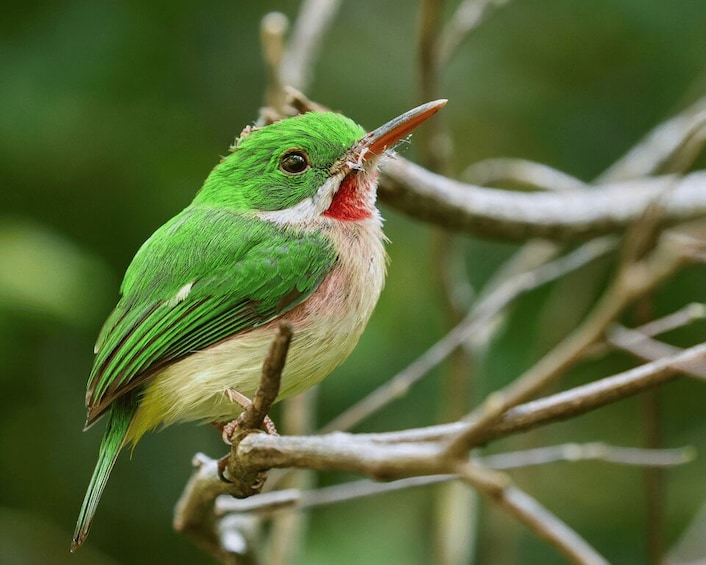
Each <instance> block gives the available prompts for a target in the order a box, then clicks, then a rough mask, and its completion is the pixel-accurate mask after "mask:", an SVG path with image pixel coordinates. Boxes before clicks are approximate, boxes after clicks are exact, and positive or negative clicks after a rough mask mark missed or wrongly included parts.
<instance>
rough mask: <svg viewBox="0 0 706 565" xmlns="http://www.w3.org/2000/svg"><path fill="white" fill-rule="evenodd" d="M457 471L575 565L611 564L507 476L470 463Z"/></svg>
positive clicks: (461, 466) (460, 466)
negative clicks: (576, 564)
mask: <svg viewBox="0 0 706 565" xmlns="http://www.w3.org/2000/svg"><path fill="white" fill-rule="evenodd" d="M458 470H459V474H460V475H461V478H462V480H464V481H466V482H467V483H468V484H469V485H471V486H472V487H474V488H475V489H477V490H479V491H480V492H482V493H483V494H485V495H487V496H489V497H490V498H492V499H493V500H494V501H495V502H496V503H497V504H498V506H500V507H501V508H503V509H505V510H507V511H508V512H509V513H510V514H512V515H513V516H514V517H515V518H517V519H518V520H519V521H520V522H522V523H523V524H525V525H526V526H527V527H528V528H529V529H531V530H532V531H533V532H534V533H535V534H536V535H537V536H539V537H540V538H543V539H545V540H546V541H548V542H549V543H550V544H552V545H553V546H554V547H556V548H557V549H558V550H559V551H560V552H561V553H563V554H564V555H565V556H566V557H568V558H569V559H571V560H572V561H574V562H575V563H580V564H584V565H602V564H606V565H607V563H608V562H607V561H606V560H605V559H604V558H603V557H602V556H601V555H600V554H599V553H598V552H597V551H596V550H595V549H593V548H592V547H591V546H590V545H589V544H588V543H586V541H585V540H584V539H583V538H582V537H581V536H580V535H579V534H578V533H576V532H575V531H574V530H572V529H571V528H570V527H569V526H567V525H566V524H565V523H564V522H562V521H561V520H559V518H557V517H556V516H555V515H554V514H552V513H551V512H549V511H548V510H547V509H546V508H544V507H543V506H542V505H541V504H539V502H537V500H535V499H534V498H532V497H531V496H529V495H528V494H527V493H525V492H523V491H522V490H520V489H519V488H517V487H516V486H515V485H513V484H512V482H511V481H510V479H509V477H507V476H506V475H504V474H502V473H499V472H498V471H492V470H490V469H486V468H484V467H480V466H478V465H475V464H474V463H471V462H469V463H465V464H463V465H459V466H458Z"/></svg>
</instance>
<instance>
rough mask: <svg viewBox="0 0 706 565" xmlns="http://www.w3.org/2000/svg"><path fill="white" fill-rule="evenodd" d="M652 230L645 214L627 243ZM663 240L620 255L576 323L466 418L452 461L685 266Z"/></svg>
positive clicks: (673, 244)
mask: <svg viewBox="0 0 706 565" xmlns="http://www.w3.org/2000/svg"><path fill="white" fill-rule="evenodd" d="M649 211H650V210H648V211H647V212H649ZM652 229H656V225H654V215H653V214H650V213H646V214H645V216H644V217H643V220H642V221H641V222H640V223H638V225H637V226H635V227H634V229H633V231H632V232H631V234H630V235H631V236H632V237H629V238H628V243H630V242H631V241H632V242H635V243H634V246H635V247H636V251H637V250H638V248H637V245H638V243H639V242H640V241H642V239H650V240H651V239H652V237H651V234H650V232H651V230H652ZM668 235H669V234H663V236H662V238H661V239H660V240H659V242H658V244H657V246H656V247H655V249H654V250H653V251H652V252H651V253H648V254H646V255H644V257H641V258H638V257H637V256H635V257H632V256H630V255H627V254H624V257H623V262H622V264H621V265H620V267H619V268H618V271H617V273H616V275H615V277H614V278H613V279H612V281H611V283H610V285H609V287H608V289H607V290H606V291H605V293H604V294H603V296H602V297H601V298H600V300H599V301H598V303H597V304H596V306H595V307H594V309H593V310H592V311H591V312H590V313H589V315H588V316H587V318H586V319H585V320H584V321H583V322H582V324H581V325H580V326H578V327H577V328H576V329H575V330H574V331H573V332H571V333H570V334H569V335H568V336H567V337H566V338H565V339H564V340H562V341H561V342H559V343H558V344H557V345H556V346H555V347H554V348H553V349H552V350H551V351H550V352H549V353H547V354H546V355H545V356H544V357H542V358H541V359H540V360H539V361H538V362H537V363H535V365H534V366H532V367H531V368H530V369H529V370H527V371H526V372H525V373H524V374H523V375H521V376H519V377H518V378H517V379H515V380H513V381H512V382H511V383H510V384H509V385H508V386H506V387H505V388H504V389H502V390H500V391H497V392H494V393H492V394H491V395H490V396H489V397H488V398H487V400H486V401H485V402H484V403H483V404H482V405H481V406H480V407H479V408H477V409H476V410H475V411H474V412H473V413H471V414H470V415H469V417H468V418H467V419H468V420H469V421H471V422H473V424H472V425H471V427H470V428H469V429H467V430H465V431H464V432H463V433H461V434H459V436H458V437H457V438H455V439H454V440H453V441H452V442H451V443H450V444H449V446H448V453H449V454H456V456H459V455H460V454H462V453H466V452H467V451H468V449H470V447H471V446H473V445H474V443H475V439H474V438H475V436H476V435H477V434H482V431H483V428H485V427H488V426H490V425H492V423H493V422H496V421H497V420H498V419H499V418H500V417H501V416H502V414H503V413H504V412H506V411H507V410H508V409H509V408H511V407H513V406H515V405H517V404H520V403H521V402H524V401H526V400H528V399H529V398H531V397H532V396H534V395H535V394H537V393H538V392H539V391H541V390H542V389H544V388H545V387H547V386H548V385H549V384H551V383H552V382H554V381H555V380H556V379H558V378H559V377H560V376H561V375H562V374H564V373H565V372H566V370H567V369H568V368H569V367H571V366H572V365H573V364H574V363H575V362H576V361H577V360H578V359H579V358H581V357H582V356H583V355H584V354H585V353H586V351H587V350H588V349H589V348H590V347H591V346H593V345H594V344H595V343H597V342H599V340H600V339H601V338H602V336H603V334H604V332H605V331H606V329H607V328H608V327H609V326H610V325H611V324H612V323H613V321H614V320H615V319H616V318H617V317H618V316H619V315H620V313H621V312H622V311H623V310H624V309H625V308H626V307H627V306H628V305H629V304H631V303H632V302H634V301H635V300H636V299H637V298H639V297H640V296H642V295H644V294H645V293H648V292H650V291H651V290H652V289H654V288H655V287H656V286H657V285H659V284H660V283H661V282H663V281H664V280H665V279H667V278H668V277H670V276H671V275H673V274H674V273H675V272H676V271H677V270H678V269H679V268H680V267H681V266H682V265H683V264H684V263H685V262H686V254H687V250H686V249H685V248H684V247H683V246H682V245H680V243H679V242H678V241H675V240H674V239H672V238H670V237H668ZM626 253H627V252H626Z"/></svg>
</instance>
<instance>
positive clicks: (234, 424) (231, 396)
mask: <svg viewBox="0 0 706 565" xmlns="http://www.w3.org/2000/svg"><path fill="white" fill-rule="evenodd" d="M225 395H226V396H227V397H228V400H230V401H231V402H234V403H235V404H238V405H239V406H240V407H241V408H242V409H243V410H245V409H247V408H248V407H249V406H250V405H251V404H252V400H250V399H249V398H248V397H247V396H245V395H244V394H242V393H240V392H238V391H237V390H235V389H234V388H229V389H227V390H226V391H225ZM242 421H243V414H240V416H238V417H237V418H236V419H235V420H231V421H230V422H226V423H223V424H216V425H217V427H219V428H220V430H221V437H222V438H223V443H225V444H226V445H232V441H231V439H230V438H231V437H233V434H234V433H235V430H237V429H238V428H239V427H240V424H241V423H242ZM262 427H263V428H264V430H265V432H267V433H268V434H269V435H271V436H276V435H279V433H278V432H277V427H276V426H275V423H274V422H273V421H272V419H271V418H270V417H269V416H265V419H264V420H263V421H262Z"/></svg>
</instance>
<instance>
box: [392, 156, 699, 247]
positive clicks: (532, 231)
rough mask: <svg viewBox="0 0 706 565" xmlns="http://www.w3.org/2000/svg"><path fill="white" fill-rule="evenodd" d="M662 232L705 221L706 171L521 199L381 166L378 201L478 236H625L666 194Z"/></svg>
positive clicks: (410, 167)
mask: <svg viewBox="0 0 706 565" xmlns="http://www.w3.org/2000/svg"><path fill="white" fill-rule="evenodd" d="M664 192H668V194H666V195H665V197H664V200H663V206H664V211H663V215H662V218H661V219H662V223H663V225H673V224H676V223H679V222H684V221H687V220H694V219H697V218H703V217H704V216H706V172H703V171H699V172H694V173H691V174H689V175H686V176H684V177H677V176H662V177H654V178H644V179H640V180H631V181H624V182H617V183H609V184H603V185H597V186H593V187H591V189H590V190H585V191H582V190H574V191H567V192H560V193H556V192H533V193H522V192H513V191H508V190H498V189H491V188H484V187H481V186H476V185H471V184H466V183H462V182H459V181H455V180H452V179H449V178H446V177H443V176H440V175H436V174H434V173H431V172H429V171H427V170H426V169H424V168H422V167H420V166H419V165H415V164H414V163H412V162H410V161H407V160H406V159H403V158H401V157H399V156H398V157H396V158H394V159H388V160H387V161H385V163H383V165H382V175H381V179H380V186H379V189H378V193H379V196H380V200H381V201H382V202H384V203H385V204H387V205H388V206H390V207H392V208H395V209H397V210H399V211H401V212H404V213H406V214H407V215H409V216H411V217H413V218H415V219H417V220H421V221H423V222H428V223H431V224H435V225H438V226H442V227H445V228H447V229H450V230H455V231H460V232H465V233H468V234H471V235H475V236H480V237H489V238H495V239H504V240H513V241H525V240H527V239H530V238H546V239H552V240H562V241H563V240H569V239H589V238H591V237H595V236H599V235H604V234H609V233H622V232H624V231H625V230H626V229H627V228H628V227H629V226H630V225H632V224H633V223H634V222H636V221H637V220H638V218H639V217H640V216H641V214H642V213H643V211H644V210H645V208H646V207H647V206H648V204H649V203H650V202H652V201H654V200H655V198H657V197H658V196H659V195H660V194H662V193H664Z"/></svg>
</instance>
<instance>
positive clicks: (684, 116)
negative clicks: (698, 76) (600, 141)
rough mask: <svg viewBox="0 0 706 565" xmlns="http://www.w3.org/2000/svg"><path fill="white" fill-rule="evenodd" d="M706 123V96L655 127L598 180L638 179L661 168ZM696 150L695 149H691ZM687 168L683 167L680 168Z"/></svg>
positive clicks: (601, 181)
mask: <svg viewBox="0 0 706 565" xmlns="http://www.w3.org/2000/svg"><path fill="white" fill-rule="evenodd" d="M704 126H706V97H703V98H700V99H699V100H697V101H696V102H695V103H694V104H692V105H691V106H689V107H688V108H686V109H685V110H684V111H682V112H681V113H680V114H678V115H676V116H674V117H673V118H671V119H669V120H667V121H665V122H662V123H661V124H659V125H658V126H657V127H655V128H654V129H653V130H652V131H651V132H649V133H648V134H647V136H646V137H645V138H644V139H643V140H642V141H640V143H638V144H637V145H635V146H634V147H633V148H631V149H630V151H628V152H627V154H626V155H625V156H624V157H622V158H621V159H619V160H618V161H616V162H615V163H614V164H613V165H612V166H611V167H610V168H609V169H607V170H606V171H605V172H604V173H603V174H602V175H601V176H600V177H599V178H598V179H597V181H596V182H599V183H603V182H608V181H610V182H615V181H624V180H631V179H639V178H643V177H646V176H649V175H654V174H656V173H658V172H660V171H661V170H662V169H663V167H664V165H665V164H666V163H668V162H669V161H670V160H672V159H674V157H675V155H678V154H679V152H680V151H682V150H683V148H684V147H685V145H687V144H688V143H689V141H690V140H691V139H693V137H694V134H695V133H697V132H699V131H703V128H704ZM690 152H691V153H692V154H693V150H691V149H690ZM683 170H685V169H680V172H681V171H683Z"/></svg>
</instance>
